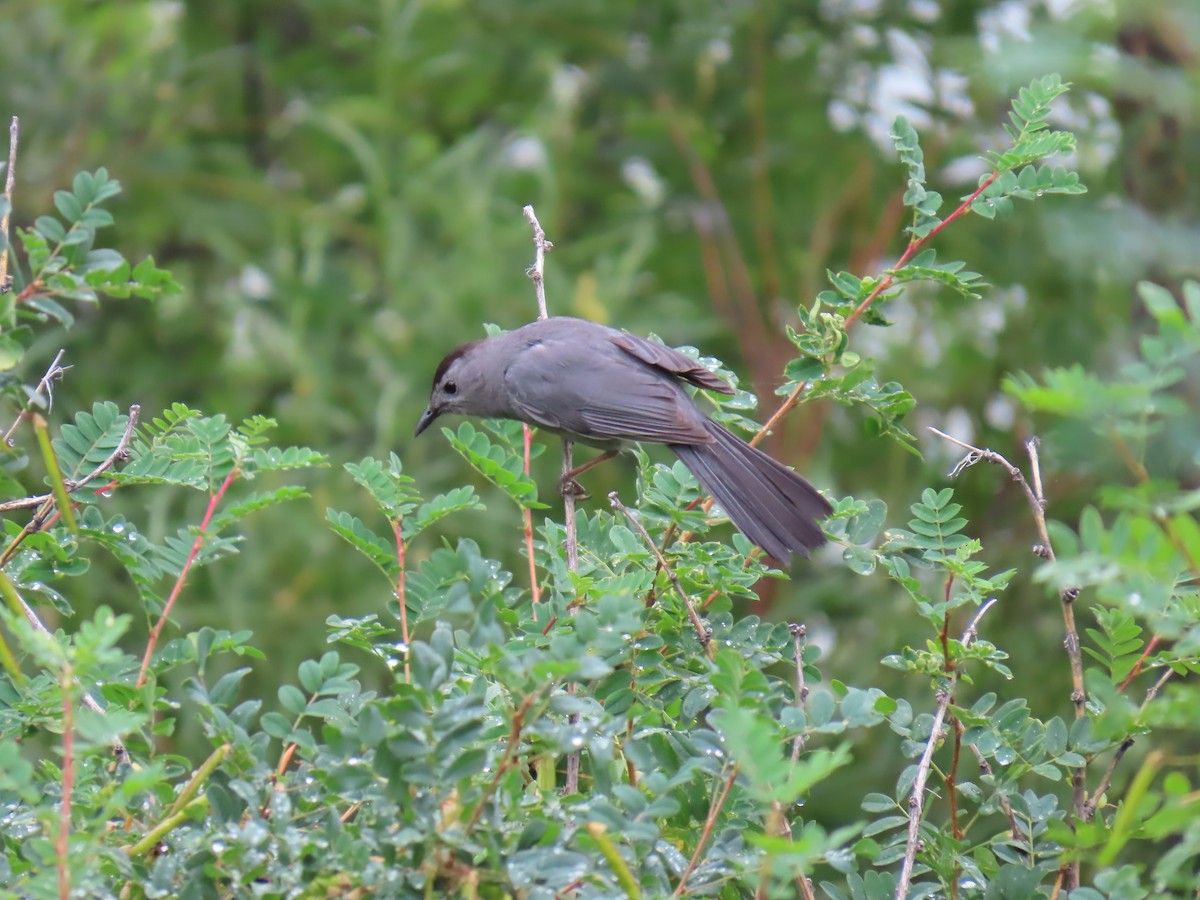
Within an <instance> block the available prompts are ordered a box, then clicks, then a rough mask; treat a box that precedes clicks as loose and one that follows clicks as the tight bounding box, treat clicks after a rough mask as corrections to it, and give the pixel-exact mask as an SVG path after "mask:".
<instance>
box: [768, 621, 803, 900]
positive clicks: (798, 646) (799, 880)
mask: <svg viewBox="0 0 1200 900" xmlns="http://www.w3.org/2000/svg"><path fill="white" fill-rule="evenodd" d="M788 631H790V632H791V634H792V659H793V661H794V662H795V664H796V706H797V707H798V708H799V709H800V710H804V709H805V707H806V706H807V704H808V685H807V684H805V683H804V645H805V638H806V636H807V634H808V629H807V628H805V627H804V625H802V624H800V623H798V622H793V623H791V624H790V625H788ZM803 749H804V733H803V732H801V733H800V734H797V735H796V736H795V737H794V738H793V739H792V762H793V763H796V762H798V761H799V759H800V752H801V751H802V750H803ZM773 810H774V813H775V815H776V816H777V817H778V819H779V822H780V825H781V831H783V832H784V833H786V835H787V838H788V840H791V838H792V829H791V826H790V825H788V821H787V816H786V815H784V812H783V807H782V805H781V804H780V803H779V802H778V801H776V802H775V803H774V804H773ZM796 887H797V889H798V890H799V891H800V897H801V900H816V898H815V895H814V894H813V889H812V882H810V881H809V880H808V875H807V874H806V873H805V872H801V873H800V874H799V875H797V876H796ZM765 888H766V879H765V878H764V879H763V881H762V882H761V883H760V884H759V889H760V891H764V892H765ZM764 896H765V893H764Z"/></svg>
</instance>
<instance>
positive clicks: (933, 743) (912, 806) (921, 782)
mask: <svg viewBox="0 0 1200 900" xmlns="http://www.w3.org/2000/svg"><path fill="white" fill-rule="evenodd" d="M995 603H996V599H995V598H994V597H993V598H992V599H990V600H988V601H987V602H986V603H984V604H983V606H981V607H979V609H978V610H977V611H976V613H975V615H974V616H973V617H972V618H971V623H970V624H969V625H967V630H966V631H964V632H963V636H962V645H963V648H964V649H965V648H966V647H968V646H969V645H970V643H971V641H973V640H974V639H975V636H976V634H977V632H976V628H977V627H978V625H979V620H980V619H982V618H983V616H984V614H985V613H986V612H987V611H988V610H989V609H991V608H992V606H994V605H995ZM958 676H959V670H958V669H957V668H953V669H951V670H950V671H948V672H947V673H946V683H945V684H944V685H943V686H942V687H940V688H939V689H938V692H937V698H938V703H937V712H936V713H935V714H934V716H933V725H932V726H930V731H929V740H928V741H926V742H925V750H924V752H922V753H921V761H920V762H919V763H918V764H917V776H916V779H915V780H914V781H913V789H912V797H911V798H910V799H909V801H908V841H907V843H906V844H905V847H904V863H903V865H902V866H901V869H900V883H899V885H898V886H897V888H896V898H897V900H904V898H905V897H907V896H908V887H909V883H910V882H911V881H912V870H913V865H914V863H915V862H916V858H917V849H918V847H919V846H920V844H921V841H920V831H921V813H922V812H923V811H924V808H925V784H926V782H928V780H929V770H930V768H931V767H932V766H933V751H934V750H936V749H937V745H938V741H939V740H940V738H941V736H942V723H943V722H944V721H945V719H946V713H947V712H948V711H949V709H950V699H951V698H952V697H953V696H954V688H955V687H956V686H957V684H958Z"/></svg>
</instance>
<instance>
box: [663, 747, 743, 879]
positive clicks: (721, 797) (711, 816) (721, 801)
mask: <svg viewBox="0 0 1200 900" xmlns="http://www.w3.org/2000/svg"><path fill="white" fill-rule="evenodd" d="M737 776H738V767H737V766H731V767H730V769H729V777H728V778H726V779H725V785H724V787H722V788H721V793H720V794H718V795H716V796H715V797H714V798H713V802H712V803H711V804H710V805H709V807H708V816H707V817H706V818H705V820H704V829H703V830H702V831H701V832H700V840H699V841H697V842H696V850H695V852H693V853H692V858H691V859H690V860H688V864H687V868H686V869H684V870H683V875H681V876H680V878H679V884H677V885H676V886H675V891H674V893H672V894H671V896H672V897H682V896H683V891H684V888H685V886H686V885H687V880H688V879H689V878H691V877H692V872H694V871H696V866H698V865H699V864H700V857H701V856H702V855H703V854H704V845H705V844H707V843H708V839H709V838H710V837H711V836H712V832H713V828H714V827H715V826H716V824H717V817H718V816H720V815H721V810H722V809H723V808H724V806H725V801H726V799H728V797H729V791H730V789H731V788H732V787H733V783H734V781H736V780H737Z"/></svg>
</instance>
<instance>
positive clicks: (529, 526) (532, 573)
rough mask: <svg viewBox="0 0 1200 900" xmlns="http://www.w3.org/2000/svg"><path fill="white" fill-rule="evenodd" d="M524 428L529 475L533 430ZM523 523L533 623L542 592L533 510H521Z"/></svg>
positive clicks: (526, 472)
mask: <svg viewBox="0 0 1200 900" xmlns="http://www.w3.org/2000/svg"><path fill="white" fill-rule="evenodd" d="M524 427H525V474H526V475H528V474H529V449H530V447H531V446H532V444H533V429H532V428H530V427H529V426H528V425H526V426H524ZM522 518H523V519H524V521H525V551H526V553H527V554H528V556H529V590H530V593H532V594H533V621H535V622H536V621H537V620H538V616H537V610H538V604H539V603H541V602H542V592H541V590H540V589H539V588H538V577H537V564H536V562H535V561H534V559H533V510H531V509H530V508H529V507H528V506H527V507H525V508H524V509H523V510H522Z"/></svg>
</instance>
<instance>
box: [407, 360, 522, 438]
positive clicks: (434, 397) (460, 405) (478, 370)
mask: <svg viewBox="0 0 1200 900" xmlns="http://www.w3.org/2000/svg"><path fill="white" fill-rule="evenodd" d="M485 340H486V338H485V339H484V340H479V341H472V342H471V343H469V344H463V345H462V346H461V347H458V348H457V349H455V350H451V351H450V352H449V353H447V354H446V357H445V358H444V359H443V360H442V361H441V362H440V363H438V367H437V371H436V372H435V373H434V375H433V388H432V389H431V390H430V392H429V405H428V406H427V407H426V409H425V412H423V413H421V419H420V421H418V422H417V434H420V433H421V432H422V431H424V430H425V429H426V428H428V427H429V426H430V425H432V424H433V421H434V420H435V419H436V418H437V417H438V416H441V415H446V414H458V415H464V416H471V415H486V414H487V410H485V409H484V408H483V407H484V402H483V401H484V400H485V399H486V398H487V397H489V396H490V395H491V393H492V391H491V381H490V380H489V379H493V378H497V377H500V375H501V373H498V372H489V371H488V368H489V367H488V366H486V365H484V360H483V359H482V358H481V357H482V353H481V352H480V349H481V347H482V345H483V344H484V341H485Z"/></svg>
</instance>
